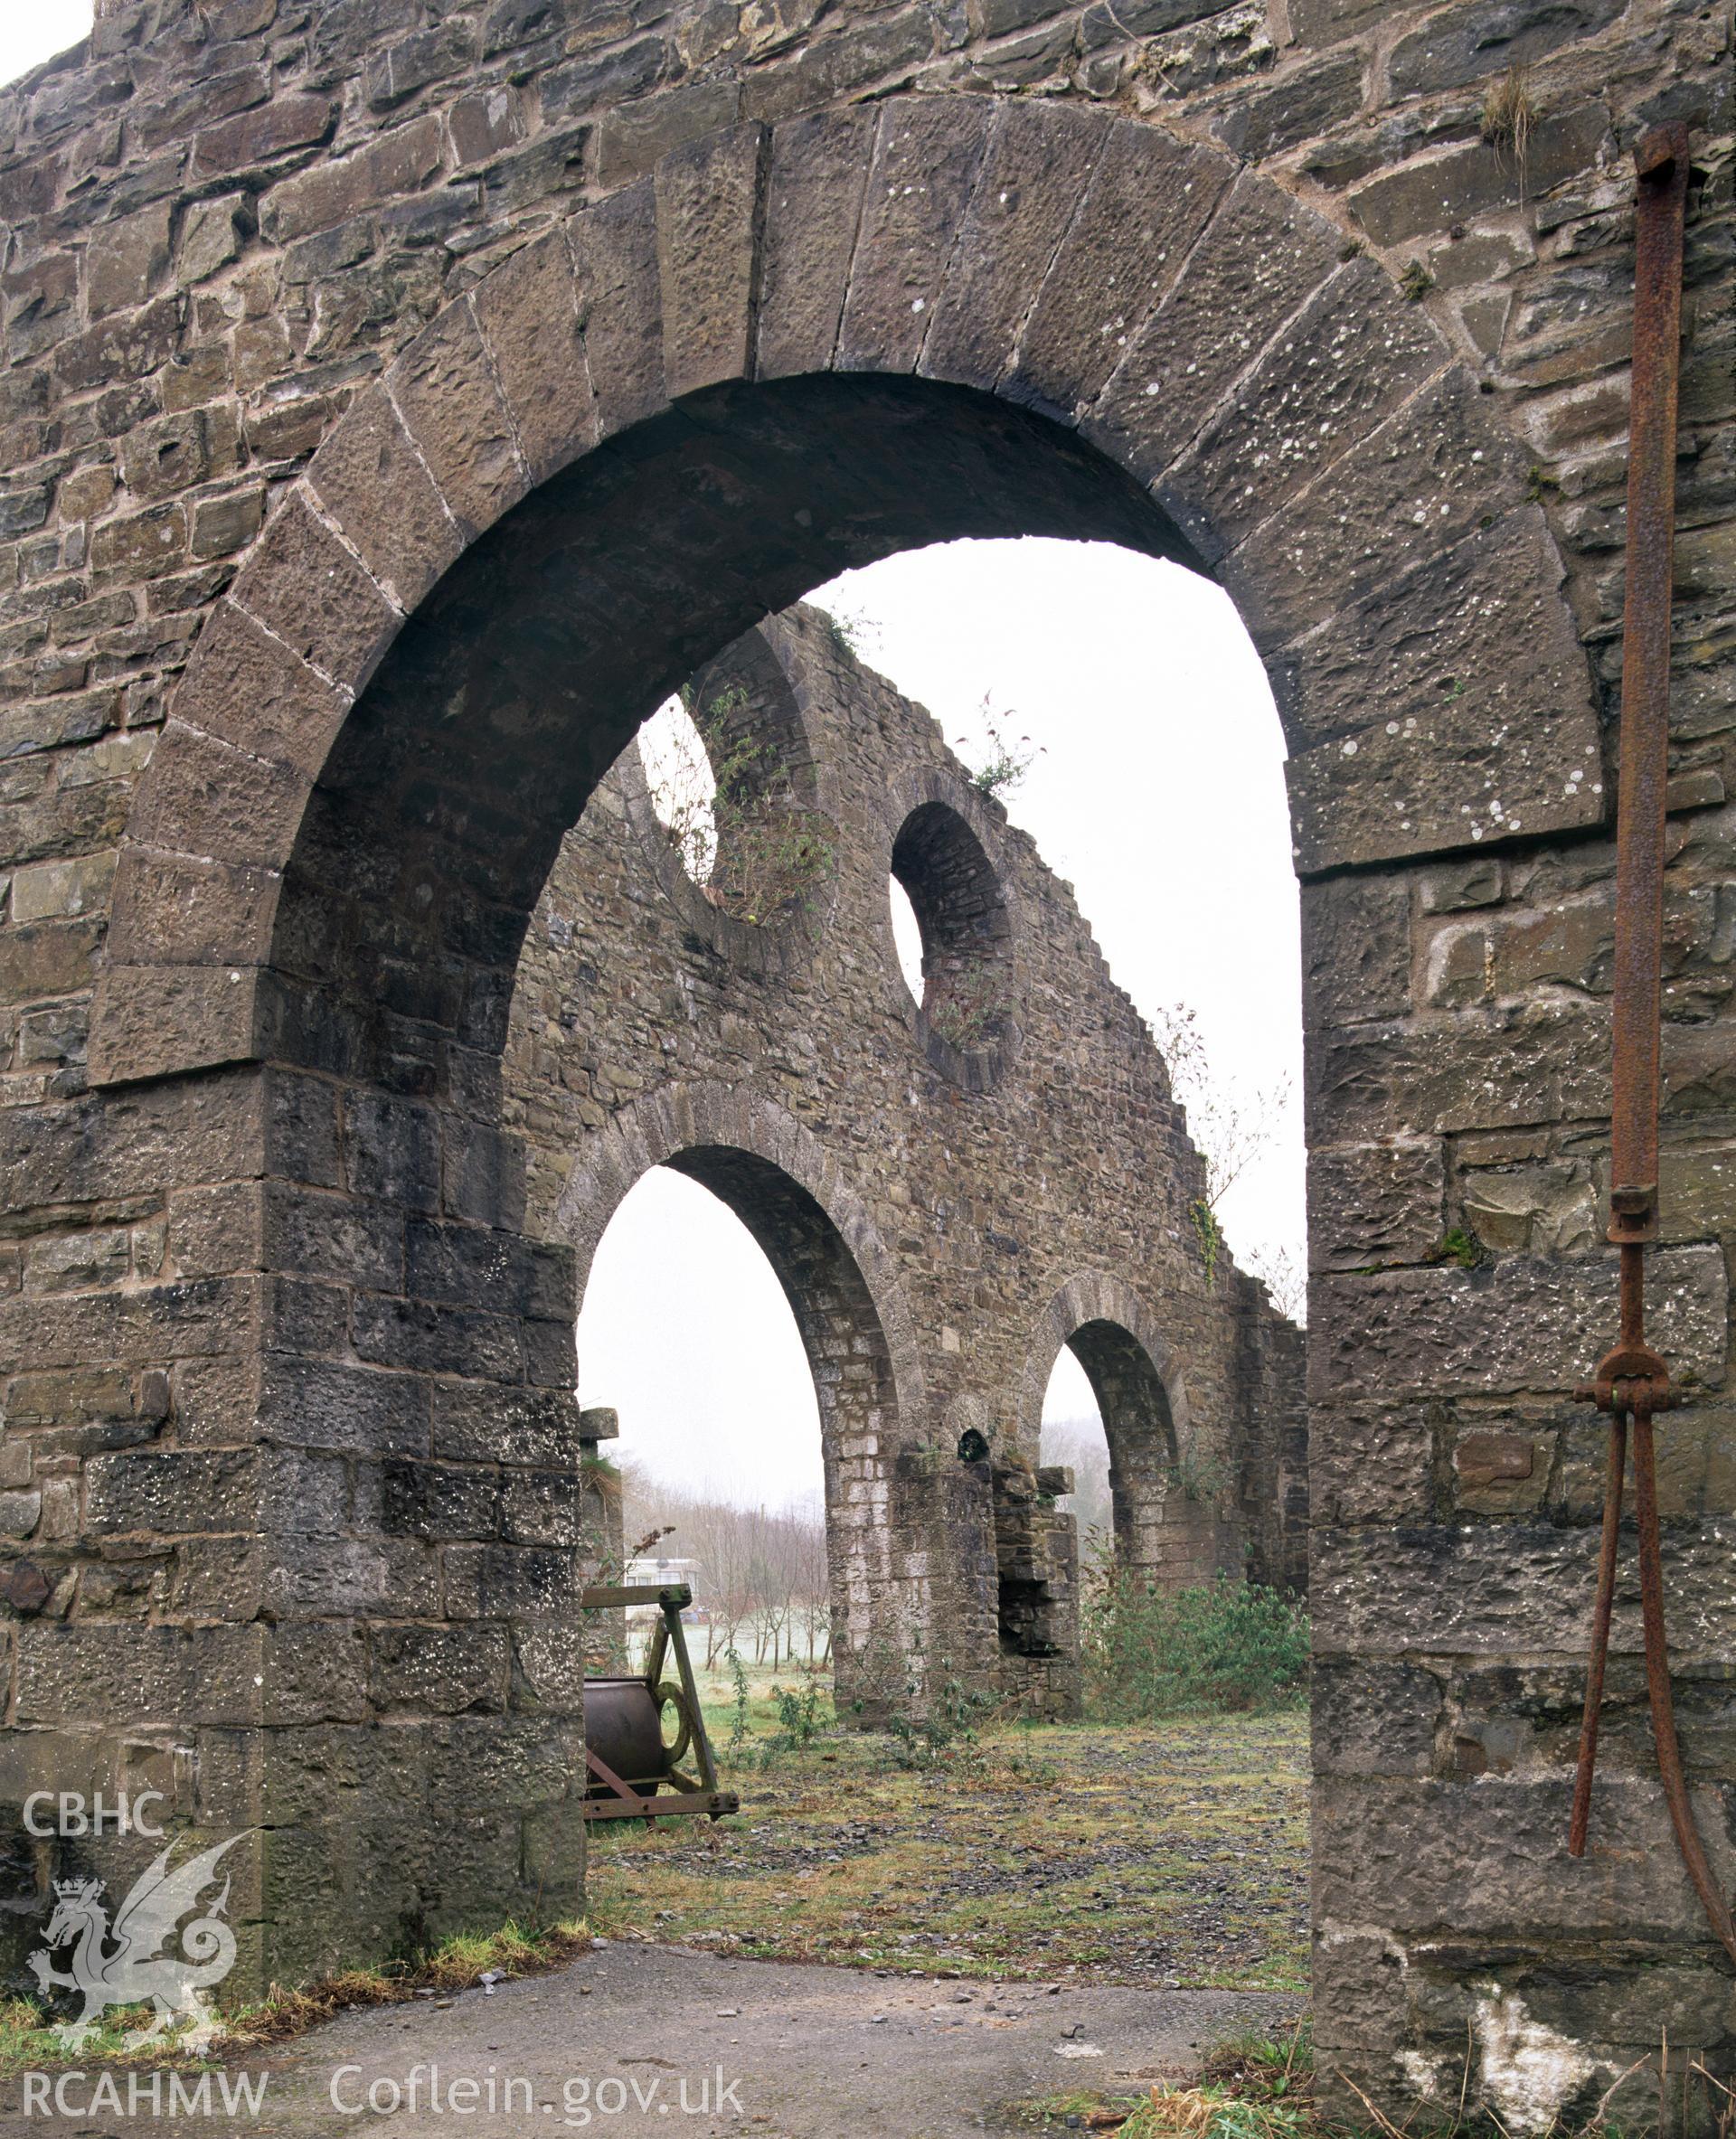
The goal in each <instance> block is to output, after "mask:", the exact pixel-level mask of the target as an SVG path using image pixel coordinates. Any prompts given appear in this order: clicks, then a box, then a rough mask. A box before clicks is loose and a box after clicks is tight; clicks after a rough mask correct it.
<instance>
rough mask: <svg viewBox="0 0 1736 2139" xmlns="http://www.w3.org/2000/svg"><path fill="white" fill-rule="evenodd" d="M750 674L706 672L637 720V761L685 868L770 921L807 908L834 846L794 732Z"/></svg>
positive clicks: (713, 899)
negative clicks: (648, 715)
mask: <svg viewBox="0 0 1736 2139" xmlns="http://www.w3.org/2000/svg"><path fill="white" fill-rule="evenodd" d="M720 671H722V673H720ZM754 680H755V679H753V678H752V677H749V678H748V679H747V680H745V681H744V680H743V678H742V677H741V675H739V674H735V675H732V674H730V673H729V672H728V671H727V669H722V664H714V665H713V666H712V669H710V670H707V671H703V672H702V673H701V674H700V675H699V676H697V677H696V678H695V679H694V680H693V683H688V684H686V685H685V686H684V688H683V689H682V691H681V692H680V693H679V694H678V695H677V696H675V697H674V698H670V699H665V702H664V703H663V704H662V705H660V706H659V707H658V708H657V710H656V712H655V713H654V714H653V715H652V716H651V718H650V719H649V720H648V721H646V723H645V725H644V726H643V727H642V728H641V729H640V730H639V762H640V765H641V766H642V767H643V768H644V772H645V783H646V790H647V791H648V794H649V796H650V802H651V807H652V809H653V811H654V812H655V813H656V820H657V824H658V825H659V826H660V827H661V829H662V833H663V836H664V838H665V841H666V842H667V843H668V847H669V851H670V853H671V854H672V855H673V857H674V859H675V862H677V863H678V864H679V866H680V869H681V872H682V874H683V875H684V877H685V878H686V879H687V881H688V882H689V883H690V884H692V885H693V887H694V888H695V890H697V891H698V892H699V894H700V896H701V897H702V898H703V900H705V901H706V903H707V904H708V905H710V906H712V907H713V908H715V909H716V910H717V911H718V912H720V913H722V914H725V915H727V916H728V917H729V918H730V919H731V920H735V921H741V922H743V923H745V924H747V925H748V926H750V927H752V928H769V927H771V926H773V925H774V924H776V923H778V922H781V921H786V920H789V919H793V918H794V917H796V916H797V915H799V914H801V913H805V912H806V911H807V910H808V909H809V908H810V907H811V906H812V905H813V904H814V902H815V900H816V897H817V896H818V894H819V892H820V891H821V890H822V889H823V888H824V886H825V884H826V880H827V879H828V878H829V877H830V876H831V874H832V871H833V867H834V854H833V848H832V843H831V840H830V839H829V837H828V836H827V829H828V828H827V825H826V820H825V818H824V817H823V816H821V815H819V813H818V812H817V810H816V808H815V807H814V806H813V797H812V794H811V789H812V787H813V779H812V776H811V771H810V770H809V769H808V768H807V765H806V760H805V757H804V755H803V752H802V750H801V749H800V748H799V738H798V737H797V736H796V735H794V734H792V732H791V731H790V724H789V723H788V721H785V720H783V719H780V718H779V717H778V712H779V709H778V707H777V706H776V705H775V704H769V703H768V702H767V701H768V698H769V693H766V692H765V691H763V690H759V691H756V690H754V689H751V688H750V683H752V682H753V681H754Z"/></svg>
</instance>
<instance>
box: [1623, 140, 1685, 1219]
mask: <svg viewBox="0 0 1736 2139" xmlns="http://www.w3.org/2000/svg"><path fill="white" fill-rule="evenodd" d="M1634 153H1635V163H1636V165H1637V173H1638V181H1639V187H1638V191H1639V200H1638V213H1637V221H1636V228H1635V247H1636V257H1635V263H1634V365H1633V384H1632V389H1631V393H1632V413H1631V416H1630V419H1629V425H1628V584H1627V599H1626V607H1625V610H1624V614H1623V625H1622V631H1623V636H1622V657H1621V784H1620V794H1619V804H1618V814H1617V819H1616V882H1617V893H1618V895H1617V901H1616V964H1615V1091H1614V1100H1613V1109H1612V1120H1611V1124H1610V1129H1611V1136H1610V1146H1611V1149H1610V1155H1611V1159H1612V1161H1613V1190H1612V1193H1611V1197H1610V1207H1611V1222H1610V1229H1609V1230H1610V1237H1611V1238H1612V1239H1616V1240H1619V1241H1624V1242H1625V1241H1629V1240H1635V1241H1637V1240H1655V1239H1656V1238H1657V1100H1658V1069H1659V1044H1660V1043H1659V1023H1660V1008H1661V996H1662V986H1663V982H1662V974H1661V967H1662V965H1663V956H1662V944H1663V932H1664V792H1665V785H1666V782H1667V780H1668V777H1669V728H1670V584H1671V572H1672V569H1673V565H1674V559H1675V430H1676V381H1677V375H1678V372H1679V371H1680V367H1681V343H1682V247H1683V225H1684V220H1685V215H1686V209H1687V193H1688V130H1687V128H1686V127H1685V126H1684V125H1683V124H1682V123H1681V122H1680V121H1679V120H1678V121H1676V122H1675V123H1674V124H1672V125H1669V126H1665V127H1657V128H1656V130H1655V131H1654V132H1652V133H1649V134H1647V135H1646V136H1645V137H1644V138H1643V139H1642V140H1641V142H1640V144H1639V146H1638V147H1637V149H1636V150H1635V152H1634Z"/></svg>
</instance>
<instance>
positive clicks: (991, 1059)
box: [892, 802, 1015, 1082]
mask: <svg viewBox="0 0 1736 2139" xmlns="http://www.w3.org/2000/svg"><path fill="white" fill-rule="evenodd" d="M892 881H893V883H894V884H896V885H897V886H898V887H899V888H900V889H901V890H902V892H903V893H904V900H905V904H906V905H907V906H908V908H909V910H910V914H911V916H912V917H913V919H914V920H915V923H916V929H917V937H918V941H919V944H920V964H921V985H920V990H918V989H914V988H913V989H912V990H911V994H912V995H913V996H914V998H915V1001H916V1005H917V1012H918V1031H919V1032H920V1036H921V1038H922V1041H923V1044H924V1045H925V1047H928V1048H929V1051H930V1052H931V1054H932V1055H933V1057H934V1059H935V1060H936V1061H937V1063H938V1064H939V1066H943V1067H948V1068H951V1069H955V1070H956V1072H957V1073H958V1074H959V1075H960V1076H961V1078H965V1079H970V1078H972V1077H973V1076H974V1079H976V1080H977V1081H979V1082H980V1081H983V1080H986V1079H987V1078H989V1077H992V1076H993V1075H995V1073H997V1072H998V1070H999V1069H1000V1068H1001V1066H1002V1057H1003V1055H1004V1052H1005V1048H1006V1046H1007V1045H1008V1043H1009V1041H1011V1039H1012V1037H1013V1035H1014V1031H1015V1027H1014V981H1013V960H1012V955H1011V954H1012V924H1011V922H1010V920H1009V919H1008V917H1007V911H1006V902H1005V899H1004V897H1003V896H1002V892H1001V887H1000V883H999V881H998V880H997V878H996V876H995V867H994V864H993V863H992V862H990V860H989V858H988V856H987V854H986V853H985V852H984V850H983V843H982V841H981V840H980V839H979V838H978V837H977V834H976V833H975V832H973V831H972V829H971V827H970V826H969V825H967V823H966V822H965V820H964V818H963V817H962V816H961V815H959V814H958V810H957V809H956V808H954V807H952V806H949V805H948V804H947V803H945V802H925V803H921V804H920V805H919V806H917V807H916V808H915V809H913V810H911V811H910V815H908V816H907V817H906V818H905V819H904V822H903V823H902V824H901V825H900V826H899V828H898V836H897V838H896V839H895V840H894V841H893V842H892ZM898 920H899V916H898V910H897V909H896V908H895V909H894V916H893V933H894V940H896V936H897V928H898ZM906 978H907V979H908V975H907V976H906Z"/></svg>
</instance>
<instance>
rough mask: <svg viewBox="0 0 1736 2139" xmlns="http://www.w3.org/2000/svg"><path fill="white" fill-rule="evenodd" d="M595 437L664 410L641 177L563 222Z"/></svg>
mask: <svg viewBox="0 0 1736 2139" xmlns="http://www.w3.org/2000/svg"><path fill="white" fill-rule="evenodd" d="M565 228H566V236H567V242H568V244H569V246H570V247H571V253H572V263H573V278H574V281H575V283H576V285H577V287H578V290H579V305H580V327H581V329H582V331H583V334H584V342H585V362H586V364H587V367H588V369H589V371H590V384H591V390H592V393H593V395H594V397H595V410H596V419H597V437H598V438H599V439H601V438H609V437H612V436H613V435H614V433H615V432H617V431H620V430H624V429H627V426H628V425H629V424H634V423H640V422H643V421H645V419H646V418H648V417H652V416H656V415H658V414H659V413H661V411H662V410H665V409H666V408H667V407H668V406H669V389H668V385H667V382H666V380H665V372H664V361H663V279H662V274H661V271H660V269H659V266H658V260H657V208H656V182H655V180H654V179H652V178H650V177H646V178H640V179H637V180H635V182H634V183H633V184H631V185H628V186H623V187H622V189H621V191H620V192H619V193H611V194H610V195H609V198H608V199H607V200H606V201H599V202H598V203H597V204H596V206H595V207H593V208H588V209H586V210H585V211H584V212H583V213H582V214H579V215H575V216H574V217H572V219H571V221H569V222H568V223H567V225H566V226H565Z"/></svg>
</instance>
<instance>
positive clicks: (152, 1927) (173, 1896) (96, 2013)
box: [30, 1830, 251, 2051]
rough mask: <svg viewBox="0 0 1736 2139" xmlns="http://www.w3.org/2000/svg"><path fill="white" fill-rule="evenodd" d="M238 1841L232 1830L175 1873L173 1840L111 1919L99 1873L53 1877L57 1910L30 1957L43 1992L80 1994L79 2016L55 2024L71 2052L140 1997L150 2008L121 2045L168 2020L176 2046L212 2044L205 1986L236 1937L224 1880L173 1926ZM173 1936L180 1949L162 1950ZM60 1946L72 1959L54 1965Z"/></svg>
mask: <svg viewBox="0 0 1736 2139" xmlns="http://www.w3.org/2000/svg"><path fill="white" fill-rule="evenodd" d="M248 1832H251V1830H249V1831H248ZM243 1839H244V1836H243V1835H241V1834H232V1835H231V1836H230V1838H229V1840H228V1841H227V1842H219V1843H218V1844H217V1846H216V1848H215V1849H210V1850H206V1851H205V1852H203V1854H202V1855H200V1856H197V1857H193V1858H191V1859H189V1861H187V1862H186V1863H184V1864H183V1865H180V1866H178V1867H177V1868H176V1869H175V1870H170V1869H169V1858H170V1856H171V1855H172V1854H173V1852H174V1848H175V1845H174V1843H173V1842H171V1843H170V1845H169V1847H168V1848H167V1849H165V1851H164V1852H163V1853H162V1854H161V1855H160V1856H159V1857H158V1858H157V1859H156V1861H155V1862H154V1863H153V1864H152V1865H151V1866H150V1867H149V1869H148V1870H146V1871H145V1872H144V1873H142V1874H141V1875H140V1877H139V1878H138V1880H137V1881H136V1882H135V1883H134V1886H133V1889H132V1891H131V1892H130V1893H129V1894H128V1895H127V1899H125V1900H124V1901H123V1902H122V1903H121V1905H120V1907H119V1908H118V1910H117V1911H116V1913H115V1920H114V1922H113V1923H112V1924H111V1923H110V1922H109V1911H108V1909H107V1908H105V1907H104V1906H103V1901H102V1891H103V1881H102V1880H99V1879H69V1880H56V1881H55V1882H54V1913H53V1915H52V1917H50V1918H49V1919H48V1928H47V1930H46V1931H45V1932H44V1933H43V1935H42V1936H43V1937H44V1938H45V1939H46V1940H47V1942H48V1943H47V1945H46V1946H42V1947H40V1948H39V1949H38V1950H37V1951H36V1952H35V1953H33V1955H31V1956H30V1965H31V1968H32V1970H33V1972H34V1974H35V1977H36V1981H37V1982H38V1984H41V1986H42V1990H43V1992H44V1993H47V1992H49V1991H71V1992H74V1993H77V1994H78V1995H80V1997H82V1998H83V2000H84V2010H83V2012H80V2015H79V2017H78V2018H77V2020H75V2021H66V2022H64V2023H63V2024H62V2025H61V2027H60V2028H59V2029H58V2030H57V2032H58V2034H59V2035H60V2038H61V2042H62V2044H63V2045H64V2046H65V2048H66V2049H68V2050H71V2051H77V2050H78V2049H80V2048H81V2047H82V2045H83V2043H84V2040H85V2038H86V2037H87V2036H88V2035H90V2033H91V2032H92V2031H93V2030H94V2029H95V2028H96V2026H97V2025H98V2023H99V2021H100V2020H101V2018H102V2015H103V2013H104V2012H107V2010H108V2009H109V2006H111V2005H142V2004H146V2003H148V2004H149V2005H150V2006H151V2007H152V2008H153V2011H152V2014H151V2017H150V2019H149V2021H146V2024H145V2025H144V2026H143V2027H141V2028H138V2029H136V2030H135V2031H133V2032H132V2033H131V2034H130V2035H128V2036H127V2038H126V2045H127V2049H139V2048H141V2047H142V2046H143V2045H144V2044H146V2043H148V2042H153V2041H155V2040H157V2038H158V2037H160V2036H161V2035H162V2034H163V2032H164V2031H165V2029H166V2028H167V2027H168V2026H169V2024H170V2022H172V2021H173V2022H175V2023H176V2024H183V2023H184V2024H185V2025H186V2028H187V2032H186V2033H185V2034H184V2035H183V2036H182V2037H181V2039H180V2047H183V2048H185V2049H206V2048H208V2047H209V2045H210V2043H211V2041H212V2037H213V2036H214V2035H215V2034H216V2032H217V2016H216V2014H215V2013H214V2012H212V2008H211V2006H210V2004H209V2002H207V2000H206V1997H205V1993H206V1992H207V1991H208V1990H209V1989H210V1988H211V1986H212V1984H220V1983H222V1980H223V1978H224V1976H226V1975H227V1974H229V1972H230V1970H231V1968H232V1967H233V1966H234V1965H235V1934H234V1932H233V1931H231V1929H230V1927H229V1926H228V1925H227V1924H226V1923H224V1922H223V1921H222V1915H223V1911H224V1909H225V1908H227V1907H228V1904H229V1883H230V1882H229V1880H228V1878H227V1877H225V1879H224V1880H223V1890H222V1893H221V1894H219V1895H218V1897H217V1899H215V1900H214V1901H213V1902H212V1904H211V1907H210V1908H208V1909H205V1910H203V1913H202V1914H200V1915H198V1916H196V1917H195V1918H194V1920H193V1922H192V1923H190V1924H189V1925H188V1926H187V1927H186V1928H185V1929H184V1930H178V1929H177V1927H178V1926H179V1925H180V1922H181V1919H182V1918H183V1917H184V1916H187V1915H189V1914H190V1913H192V1912H193V1910H195V1909H197V1908H199V1898H200V1896H201V1895H202V1894H203V1892H204V1890H205V1889H206V1888H207V1887H211V1886H214V1885H215V1884H216V1882H217V1862H218V1860H219V1858H221V1857H222V1855H223V1853H224V1852H225V1851H227V1850H232V1849H233V1848H234V1846H235V1844H236V1843H237V1842H241V1841H242V1840H243ZM170 1940H178V1943H179V1945H180V1946H181V1948H182V1951H181V1952H180V1953H178V1954H176V1953H164V1952H162V1951H161V1950H160V1949H161V1948H162V1947H163V1946H164V1945H165V1942H168V1941H170ZM60 1946H71V1949H72V1957H71V1966H70V1967H69V1968H66V1969H64V1970H61V1969H57V1968H56V1967H55V1966H54V1965H53V1961H52V1955H53V1952H54V1950H55V1948H57V1947H60Z"/></svg>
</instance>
